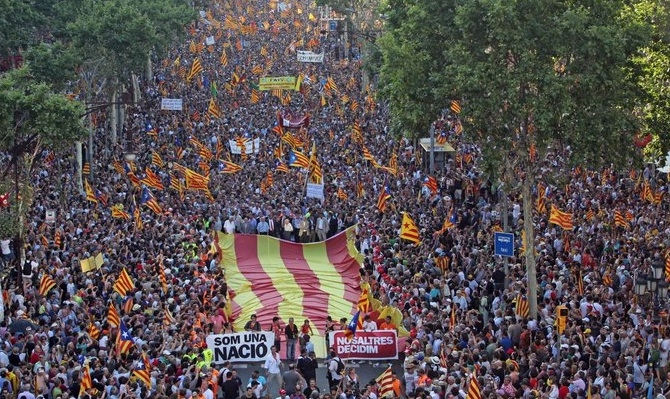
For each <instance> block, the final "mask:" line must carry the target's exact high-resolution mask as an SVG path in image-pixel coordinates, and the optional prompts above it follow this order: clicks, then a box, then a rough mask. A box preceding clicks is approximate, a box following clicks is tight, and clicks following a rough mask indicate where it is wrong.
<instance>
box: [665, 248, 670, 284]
mask: <svg viewBox="0 0 670 399" xmlns="http://www.w3.org/2000/svg"><path fill="white" fill-rule="evenodd" d="M664 260H665V281H668V282H670V250H668V251H666V252H665V259H664Z"/></svg>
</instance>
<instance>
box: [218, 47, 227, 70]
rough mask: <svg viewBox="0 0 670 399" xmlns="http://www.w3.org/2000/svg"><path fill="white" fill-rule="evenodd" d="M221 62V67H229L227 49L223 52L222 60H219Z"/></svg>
mask: <svg viewBox="0 0 670 399" xmlns="http://www.w3.org/2000/svg"><path fill="white" fill-rule="evenodd" d="M219 61H220V62H221V65H223V66H228V54H226V50H225V49H223V51H222V52H221V58H219Z"/></svg>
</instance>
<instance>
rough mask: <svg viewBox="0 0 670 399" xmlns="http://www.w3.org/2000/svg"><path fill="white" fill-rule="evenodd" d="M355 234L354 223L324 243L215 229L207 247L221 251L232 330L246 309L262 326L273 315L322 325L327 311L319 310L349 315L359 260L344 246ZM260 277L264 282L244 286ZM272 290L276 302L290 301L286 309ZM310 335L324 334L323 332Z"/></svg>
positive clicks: (354, 299)
mask: <svg viewBox="0 0 670 399" xmlns="http://www.w3.org/2000/svg"><path fill="white" fill-rule="evenodd" d="M355 235H356V232H355V227H351V228H348V229H346V230H345V231H343V232H341V233H339V234H336V235H334V236H333V237H330V238H328V239H327V240H326V241H322V242H316V243H310V244H296V243H292V242H289V241H284V240H279V239H277V238H274V237H269V236H264V235H245V234H222V233H216V239H215V240H214V244H213V249H215V250H216V252H217V253H219V254H221V256H222V262H223V263H224V264H225V265H226V282H227V283H228V287H229V289H230V290H231V291H232V292H235V295H234V296H233V297H232V298H231V299H230V303H231V309H232V312H233V313H234V314H236V317H235V320H234V328H235V329H236V330H239V331H241V330H243V329H244V324H245V323H246V321H247V320H249V318H250V316H251V314H252V313H255V314H256V315H257V317H258V321H259V322H260V323H261V324H267V325H270V323H271V322H272V318H273V317H274V316H278V317H280V318H286V319H287V320H288V318H289V317H295V318H298V319H301V320H305V319H308V320H310V321H311V322H312V323H313V324H314V325H324V324H325V322H326V317H327V316H328V313H327V312H324V311H323V309H329V311H330V312H331V313H332V314H352V313H353V312H354V310H355V306H356V304H357V302H358V299H359V295H360V288H359V287H360V274H359V265H360V263H359V262H361V261H362V257H361V255H360V254H359V253H358V251H356V249H355V247H354V246H353V245H349V243H350V242H351V241H350V240H352V239H355ZM250 265H256V267H250ZM259 273H260V274H259ZM261 277H262V278H264V279H266V280H265V281H267V282H268V283H267V284H249V281H255V279H257V278H261ZM334 292H337V293H338V295H333V293H334ZM278 293H281V296H282V298H283V300H282V302H281V303H290V304H291V306H290V307H286V306H283V305H282V304H281V303H280V302H277V301H275V300H273V298H276V295H278ZM314 333H315V334H316V336H317V337H320V338H323V337H324V336H323V332H320V331H314Z"/></svg>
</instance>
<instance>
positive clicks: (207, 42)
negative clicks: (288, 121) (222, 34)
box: [205, 36, 216, 46]
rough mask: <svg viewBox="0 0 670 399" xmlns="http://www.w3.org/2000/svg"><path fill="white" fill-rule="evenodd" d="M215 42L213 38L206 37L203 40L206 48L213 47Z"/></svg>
mask: <svg viewBox="0 0 670 399" xmlns="http://www.w3.org/2000/svg"><path fill="white" fill-rule="evenodd" d="M214 43H216V41H215V40H214V36H207V37H206V38H205V44H206V45H208V46H213V45H214Z"/></svg>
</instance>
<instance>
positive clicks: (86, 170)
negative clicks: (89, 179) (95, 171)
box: [81, 162, 91, 175]
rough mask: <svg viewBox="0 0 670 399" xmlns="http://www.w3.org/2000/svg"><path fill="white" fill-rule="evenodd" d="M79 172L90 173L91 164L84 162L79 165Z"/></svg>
mask: <svg viewBox="0 0 670 399" xmlns="http://www.w3.org/2000/svg"><path fill="white" fill-rule="evenodd" d="M81 173H82V174H84V175H90V174H91V164H90V163H88V162H84V165H83V166H82V167H81Z"/></svg>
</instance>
